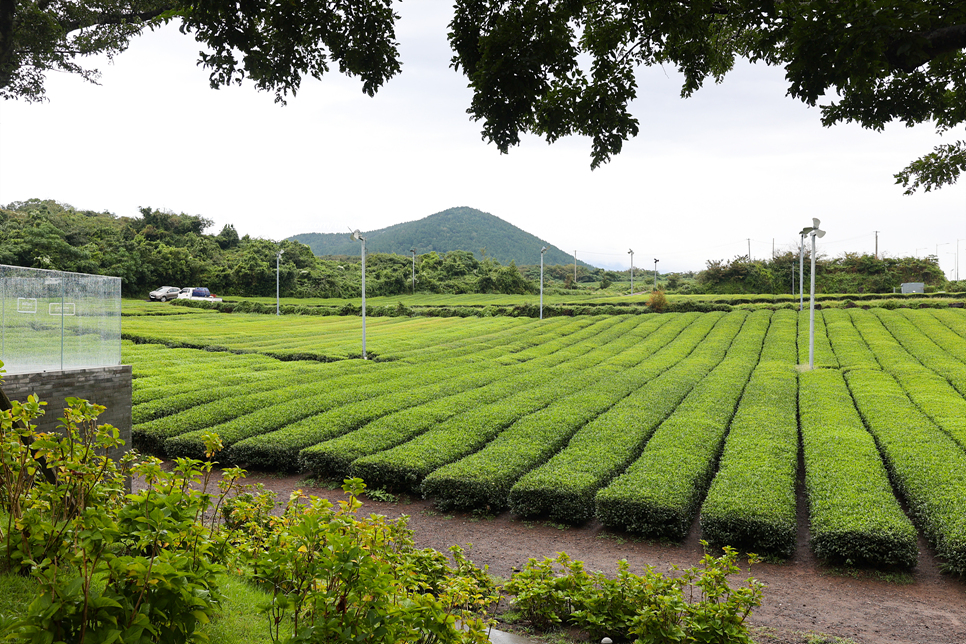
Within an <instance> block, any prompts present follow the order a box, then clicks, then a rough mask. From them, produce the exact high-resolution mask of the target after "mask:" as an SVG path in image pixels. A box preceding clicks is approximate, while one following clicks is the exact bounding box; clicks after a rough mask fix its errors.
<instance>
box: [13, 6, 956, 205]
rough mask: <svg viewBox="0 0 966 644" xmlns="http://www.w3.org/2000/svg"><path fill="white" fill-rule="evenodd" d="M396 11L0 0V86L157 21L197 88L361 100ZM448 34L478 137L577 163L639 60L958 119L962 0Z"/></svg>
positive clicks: (104, 49)
mask: <svg viewBox="0 0 966 644" xmlns="http://www.w3.org/2000/svg"><path fill="white" fill-rule="evenodd" d="M398 19H399V16H398V15H397V14H396V13H395V12H394V10H393V0H304V1H301V2H297V3H278V2H273V1H272V0H243V1H231V0H195V1H193V0H94V1H90V0H88V1H70V0H63V1H60V2H51V1H50V0H0V95H2V96H3V97H5V98H12V97H18V98H24V99H27V100H40V99H42V98H43V96H44V75H45V74H46V72H48V71H51V70H58V71H66V72H71V73H76V74H80V75H82V76H83V77H84V78H87V79H88V80H92V81H96V79H97V71H96V70H91V69H86V68H84V67H82V66H81V64H80V63H79V62H78V61H79V59H80V58H82V57H83V56H86V55H90V54H98V53H100V54H106V55H107V56H108V57H111V56H114V55H116V54H118V53H120V52H122V51H124V49H125V48H126V47H127V45H128V43H129V41H130V39H131V38H133V37H134V36H136V35H138V34H140V33H142V32H143V31H144V30H145V29H148V28H153V27H155V26H156V25H159V24H161V23H162V22H170V21H177V22H179V23H180V28H181V30H182V31H183V32H185V33H190V34H192V35H193V36H194V37H195V38H196V39H197V40H198V41H199V42H200V43H201V44H202V45H203V46H204V47H205V48H206V50H205V51H202V52H200V54H199V56H200V61H199V62H200V63H201V64H202V65H203V66H204V67H206V68H207V69H208V70H209V71H210V82H211V85H212V86H213V87H220V86H223V85H227V84H229V83H240V82H241V81H242V79H244V78H248V79H249V80H250V81H252V82H253V83H254V84H255V86H256V87H258V88H259V89H262V90H267V91H272V92H274V93H275V95H276V99H277V100H279V101H284V100H285V98H286V96H287V95H288V94H289V93H291V94H294V93H295V92H296V91H297V90H298V88H299V86H300V83H301V80H302V78H303V77H304V76H310V77H314V78H320V77H321V76H322V75H323V74H324V73H325V72H327V71H329V68H330V66H333V65H335V66H337V67H338V70H339V72H341V73H344V74H348V75H351V76H356V77H358V78H360V79H361V80H362V84H363V91H365V92H366V93H368V94H370V95H372V94H373V93H375V92H376V90H378V89H379V87H381V86H382V85H383V84H384V83H385V82H386V81H387V80H388V79H390V78H391V77H392V76H394V75H395V74H396V73H398V72H399V70H400V63H399V55H398V50H397V42H396V36H395V24H396V21H397V20H398ZM449 38H450V43H451V46H452V48H453V50H454V52H455V55H454V57H453V66H454V67H455V68H456V69H458V70H461V71H462V72H463V73H465V74H466V76H467V78H468V79H469V82H470V86H471V88H472V89H473V98H472V102H471V104H470V107H469V109H468V112H469V113H470V115H471V117H472V118H474V119H477V120H480V121H482V123H483V135H484V138H485V139H487V140H489V141H491V142H493V143H494V144H496V146H497V147H498V148H499V149H500V150H501V151H503V152H506V151H508V149H509V148H510V147H512V146H514V145H517V144H518V143H519V142H520V136H521V135H522V134H524V133H534V134H537V135H539V136H542V137H544V138H546V139H547V140H548V141H550V142H553V141H555V140H556V139H558V138H560V137H562V136H567V135H571V134H581V135H585V136H588V137H590V138H591V140H592V154H591V156H592V164H591V165H592V166H593V167H596V166H598V165H600V164H601V163H604V162H606V161H608V160H609V159H610V158H611V156H612V155H614V154H617V153H619V152H620V151H621V148H622V145H623V143H624V142H625V141H626V140H628V139H629V138H631V137H633V136H635V135H637V133H638V132H639V130H640V127H641V124H640V123H639V121H638V119H637V118H635V117H634V116H633V114H632V113H631V111H630V107H629V106H630V103H631V102H632V101H633V100H634V99H635V98H636V97H637V93H638V87H637V81H636V78H635V72H636V70H637V69H638V68H639V67H641V66H651V65H668V66H674V67H676V68H677V69H678V70H679V71H680V72H681V73H682V75H683V78H684V82H683V86H682V88H681V94H682V96H685V97H686V96H689V95H691V94H692V93H694V92H695V91H697V90H698V89H699V88H700V87H701V86H702V84H703V83H705V82H706V81H707V80H709V79H711V80H714V81H715V82H720V81H722V80H723V78H724V77H725V75H726V74H727V72H728V71H730V70H731V69H732V67H733V66H734V63H735V60H736V59H738V58H745V59H748V60H751V61H761V62H764V63H767V64H769V65H776V66H781V67H783V68H784V70H785V75H786V79H787V81H788V94H789V95H790V96H792V97H794V98H796V99H799V100H801V101H803V102H805V103H806V104H808V105H817V104H819V103H820V102H822V103H824V104H823V105H822V107H821V113H822V122H823V123H824V124H825V125H828V126H830V125H833V124H836V123H842V122H857V123H859V124H861V125H862V126H864V127H867V128H871V129H876V130H879V129H882V128H883V127H884V126H885V125H886V124H887V123H890V122H900V123H904V124H906V125H910V126H911V125H916V124H920V123H931V124H933V125H934V126H935V127H936V129H937V131H938V132H939V133H945V132H947V131H949V130H951V129H954V128H958V127H960V126H962V125H963V124H964V121H966V55H964V51H963V50H964V47H966V3H962V2H955V1H952V0H932V1H923V0H893V1H891V2H885V1H884V0H862V1H860V0H840V1H837V2H830V1H829V0H796V1H794V2H791V1H787V0H782V1H776V0H456V5H455V14H454V17H453V19H452V22H451V23H450V34H449ZM964 169H966V143H964V142H963V141H955V142H953V143H944V144H942V145H939V146H937V147H936V148H935V149H934V150H933V151H932V152H930V153H928V154H925V155H924V156H923V157H921V158H920V159H918V160H916V161H914V162H912V163H910V164H909V165H908V166H907V167H906V168H905V169H903V170H902V171H901V172H899V173H897V174H896V175H895V176H896V180H897V182H898V183H901V184H902V185H903V186H905V187H906V188H907V192H909V193H911V192H914V191H915V190H917V189H920V188H921V189H923V190H925V191H929V190H932V189H934V188H938V187H940V186H942V185H944V184H949V183H954V182H955V181H956V180H957V179H958V177H959V175H960V174H961V173H962V172H963V170H964Z"/></svg>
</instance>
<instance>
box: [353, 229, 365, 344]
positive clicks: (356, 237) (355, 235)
mask: <svg viewBox="0 0 966 644" xmlns="http://www.w3.org/2000/svg"><path fill="white" fill-rule="evenodd" d="M352 239H354V240H356V241H361V242H362V359H363V360H368V359H369V358H367V357H366V238H365V237H363V236H362V235H361V234H359V229H358V228H357V229H356V230H354V231H352Z"/></svg>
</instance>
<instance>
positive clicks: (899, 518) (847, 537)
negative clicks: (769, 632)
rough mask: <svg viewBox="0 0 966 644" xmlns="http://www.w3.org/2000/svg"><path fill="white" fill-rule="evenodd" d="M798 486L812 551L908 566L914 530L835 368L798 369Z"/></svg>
mask: <svg viewBox="0 0 966 644" xmlns="http://www.w3.org/2000/svg"><path fill="white" fill-rule="evenodd" d="M798 402H799V418H800V423H801V430H802V452H803V454H804V458H805V485H806V489H807V492H808V502H809V516H810V519H811V545H812V549H813V550H814V551H815V554H816V555H817V556H818V557H821V558H822V559H826V560H828V561H831V562H835V563H847V564H850V565H872V566H901V567H905V568H912V567H913V566H915V565H916V561H917V559H918V556H919V548H918V547H917V545H916V540H917V535H916V529H915V528H914V527H913V525H912V522H911V521H909V519H908V517H906V515H905V514H903V512H902V508H901V507H899V502H898V501H896V498H895V496H894V495H893V493H892V486H891V485H890V484H889V476H888V474H887V472H886V469H885V466H884V465H883V464H882V459H881V457H880V456H879V451H878V449H877V448H876V444H875V440H873V438H872V436H871V435H870V434H869V432H868V431H866V429H865V426H864V425H863V424H862V419H861V418H860V417H859V414H858V412H857V411H856V409H855V404H854V402H853V400H852V396H851V394H850V393H849V389H848V387H847V386H846V384H845V379H844V378H843V376H842V374H841V373H840V372H838V371H830V370H816V371H811V372H807V373H803V374H801V375H800V376H799V389H798Z"/></svg>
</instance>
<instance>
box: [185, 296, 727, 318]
mask: <svg viewBox="0 0 966 644" xmlns="http://www.w3.org/2000/svg"><path fill="white" fill-rule="evenodd" d="M172 304H175V305H177V306H189V307H195V308H202V309H208V310H214V311H218V312H220V313H258V314H263V315H265V314H270V315H275V313H276V308H275V304H268V303H261V302H251V301H247V300H243V301H225V302H200V301H189V300H176V301H175V302H172ZM280 310H281V312H282V314H283V315H312V316H334V315H338V316H347V315H353V316H355V315H362V306H361V305H356V304H353V303H350V302H346V303H344V304H340V305H339V306H308V305H299V304H283V305H282V306H281V307H280ZM666 310H667V311H668V312H673V313H690V312H702V313H707V312H713V311H717V312H726V311H730V310H731V306H729V305H728V304H725V303H722V302H707V301H700V300H696V301H692V300H676V301H672V302H669V303H668V307H667V309H666ZM651 312H652V311H651V309H650V308H648V307H647V306H646V305H645V304H644V303H643V302H637V303H628V304H611V303H597V302H593V303H592V302H588V303H581V304H545V305H544V306H543V316H544V317H545V318H551V317H561V316H563V317H572V316H578V315H640V314H643V313H651ZM366 316H370V317H416V316H420V317H442V318H447V317H460V318H467V317H480V318H482V317H528V318H537V317H539V316H540V306H539V305H538V304H535V303H526V304H513V305H486V306H482V305H476V306H406V305H405V304H403V303H402V302H399V303H397V304H394V305H386V306H371V305H370V306H366Z"/></svg>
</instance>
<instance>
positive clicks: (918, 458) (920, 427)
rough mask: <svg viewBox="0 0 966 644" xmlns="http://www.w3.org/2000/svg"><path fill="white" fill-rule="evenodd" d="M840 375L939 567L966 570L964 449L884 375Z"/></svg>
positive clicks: (859, 372)
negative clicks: (942, 561) (942, 562)
mask: <svg viewBox="0 0 966 644" xmlns="http://www.w3.org/2000/svg"><path fill="white" fill-rule="evenodd" d="M845 379H846V382H847V383H848V386H849V390H850V391H851V393H852V397H853V399H854V400H855V403H856V406H857V408H858V410H859V413H860V414H861V415H862V420H863V421H864V422H865V425H866V427H868V429H869V431H870V432H871V433H872V435H873V436H874V437H875V439H876V443H877V444H878V447H879V450H880V452H881V453H882V456H883V458H884V460H885V464H886V467H887V468H888V470H889V473H890V475H891V478H892V481H893V482H894V484H895V486H896V488H897V490H898V492H899V493H900V494H901V495H902V496H903V497H904V498H905V500H906V503H907V504H908V507H909V511H910V513H911V515H912V518H913V521H915V522H916V523H917V524H918V526H919V528H920V529H921V530H922V531H923V533H924V534H925V535H926V537H927V538H928V539H929V541H930V543H932V545H933V547H934V548H935V549H936V552H937V553H938V555H939V556H940V557H941V558H943V559H945V564H944V566H943V567H944V568H945V569H946V570H948V571H950V572H954V573H957V574H960V575H962V574H966V514H964V513H963V511H962V500H963V499H964V498H966V452H964V451H963V449H962V448H961V447H960V446H959V445H958V444H957V443H955V442H954V441H953V440H952V439H951V438H950V437H949V436H948V435H946V434H945V433H944V432H943V431H942V430H941V429H939V428H938V427H937V426H936V425H935V424H934V423H933V422H932V421H931V420H929V418H927V417H926V416H925V415H924V414H923V413H922V412H921V411H920V410H919V409H918V408H917V407H916V405H915V404H913V402H912V401H911V400H909V398H908V396H907V395H906V394H905V392H903V390H902V388H901V387H900V386H899V383H897V382H896V380H895V378H893V377H892V376H890V375H889V374H888V373H884V372H882V371H877V370H871V369H856V370H853V371H850V372H848V373H846V374H845Z"/></svg>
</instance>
